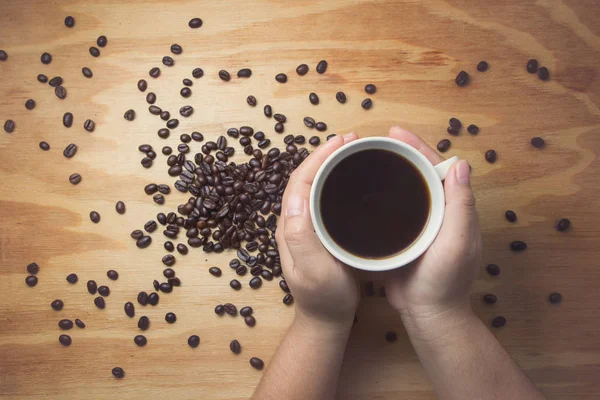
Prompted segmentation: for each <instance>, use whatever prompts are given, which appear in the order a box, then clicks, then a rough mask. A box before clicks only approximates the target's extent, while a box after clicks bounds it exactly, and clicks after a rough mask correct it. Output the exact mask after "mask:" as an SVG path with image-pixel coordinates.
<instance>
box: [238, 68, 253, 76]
mask: <svg viewBox="0 0 600 400" xmlns="http://www.w3.org/2000/svg"><path fill="white" fill-rule="evenodd" d="M237 76H238V78H250V77H251V76H252V70H251V69H250V68H242V69H240V70H239V71H238V73H237Z"/></svg>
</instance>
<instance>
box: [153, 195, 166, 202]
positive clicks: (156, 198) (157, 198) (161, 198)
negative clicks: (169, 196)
mask: <svg viewBox="0 0 600 400" xmlns="http://www.w3.org/2000/svg"><path fill="white" fill-rule="evenodd" d="M152 200H154V202H155V203H156V204H161V205H162V204H165V196H163V195H162V194H160V193H157V194H155V195H154V196H153V197H152Z"/></svg>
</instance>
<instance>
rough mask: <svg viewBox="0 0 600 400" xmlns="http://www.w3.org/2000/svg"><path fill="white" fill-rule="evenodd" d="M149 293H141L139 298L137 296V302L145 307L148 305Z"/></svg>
mask: <svg viewBox="0 0 600 400" xmlns="http://www.w3.org/2000/svg"><path fill="white" fill-rule="evenodd" d="M148 298H149V297H148V293H146V292H139V293H138V296H137V302H138V303H139V304H140V305H142V306H145V305H146V304H148Z"/></svg>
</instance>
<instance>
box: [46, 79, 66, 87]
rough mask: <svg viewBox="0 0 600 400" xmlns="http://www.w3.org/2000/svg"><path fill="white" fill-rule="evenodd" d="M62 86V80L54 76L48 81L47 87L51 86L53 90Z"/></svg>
mask: <svg viewBox="0 0 600 400" xmlns="http://www.w3.org/2000/svg"><path fill="white" fill-rule="evenodd" d="M62 84H63V78H62V77H60V76H55V77H54V78H52V79H50V80H49V81H48V85H50V86H52V87H53V88H55V87H57V86H60V85H62Z"/></svg>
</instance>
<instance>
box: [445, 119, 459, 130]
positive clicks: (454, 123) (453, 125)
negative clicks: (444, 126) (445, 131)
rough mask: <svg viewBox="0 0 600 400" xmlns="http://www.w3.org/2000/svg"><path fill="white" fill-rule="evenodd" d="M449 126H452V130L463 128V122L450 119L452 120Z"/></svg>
mask: <svg viewBox="0 0 600 400" xmlns="http://www.w3.org/2000/svg"><path fill="white" fill-rule="evenodd" d="M448 125H450V126H451V127H452V128H457V129H460V128H462V122H460V120H459V119H458V118H454V117H452V118H450V120H449V121H448Z"/></svg>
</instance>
